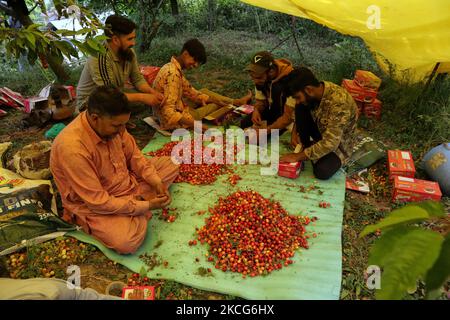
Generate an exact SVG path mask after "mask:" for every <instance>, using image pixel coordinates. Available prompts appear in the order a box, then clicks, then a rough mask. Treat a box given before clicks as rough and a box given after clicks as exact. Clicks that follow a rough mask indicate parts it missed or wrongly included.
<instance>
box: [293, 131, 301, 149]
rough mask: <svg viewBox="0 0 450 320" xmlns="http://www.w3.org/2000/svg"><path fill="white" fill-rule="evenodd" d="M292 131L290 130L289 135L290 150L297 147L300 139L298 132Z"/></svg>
mask: <svg viewBox="0 0 450 320" xmlns="http://www.w3.org/2000/svg"><path fill="white" fill-rule="evenodd" d="M294 129H295V128H294ZM294 129H292V133H291V147H292V148H295V147H297V145H298V144H301V142H300V137H299V136H298V132H297V131H294Z"/></svg>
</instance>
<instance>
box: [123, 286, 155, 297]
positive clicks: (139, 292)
mask: <svg viewBox="0 0 450 320" xmlns="http://www.w3.org/2000/svg"><path fill="white" fill-rule="evenodd" d="M122 298H123V299H125V300H155V287H154V286H131V287H124V288H123V289H122Z"/></svg>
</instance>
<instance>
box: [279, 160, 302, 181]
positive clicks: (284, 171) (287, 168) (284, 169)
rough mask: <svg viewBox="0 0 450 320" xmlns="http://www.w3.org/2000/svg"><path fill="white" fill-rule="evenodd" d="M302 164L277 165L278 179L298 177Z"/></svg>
mask: <svg viewBox="0 0 450 320" xmlns="http://www.w3.org/2000/svg"><path fill="white" fill-rule="evenodd" d="M301 168H302V162H301V161H298V162H280V163H279V164H278V175H279V176H280V177H285V178H290V179H295V178H298V176H299V175H300V170H301Z"/></svg>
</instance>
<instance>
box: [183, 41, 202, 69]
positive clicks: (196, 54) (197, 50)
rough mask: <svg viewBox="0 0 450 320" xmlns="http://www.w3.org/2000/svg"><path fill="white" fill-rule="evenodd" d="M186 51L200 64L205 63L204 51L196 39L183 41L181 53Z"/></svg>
mask: <svg viewBox="0 0 450 320" xmlns="http://www.w3.org/2000/svg"><path fill="white" fill-rule="evenodd" d="M185 50H186V51H187V52H188V53H189V54H190V55H191V56H192V58H194V59H195V61H197V62H198V63H200V64H205V63H206V51H205V47H204V46H203V44H202V43H201V42H200V41H199V40H198V39H191V40H188V41H186V42H185V43H184V45H183V48H182V49H181V53H183V51H185Z"/></svg>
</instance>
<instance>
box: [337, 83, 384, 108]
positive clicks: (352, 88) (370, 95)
mask: <svg viewBox="0 0 450 320" xmlns="http://www.w3.org/2000/svg"><path fill="white" fill-rule="evenodd" d="M341 86H342V87H343V88H345V89H346V90H347V91H348V93H350V94H351V95H352V97H353V99H355V101H360V102H365V103H367V102H372V101H374V100H375V98H376V97H377V94H378V92H377V91H376V90H372V89H367V88H363V87H360V86H358V85H357V84H356V82H355V81H354V80H349V79H344V80H342V84H341Z"/></svg>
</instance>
